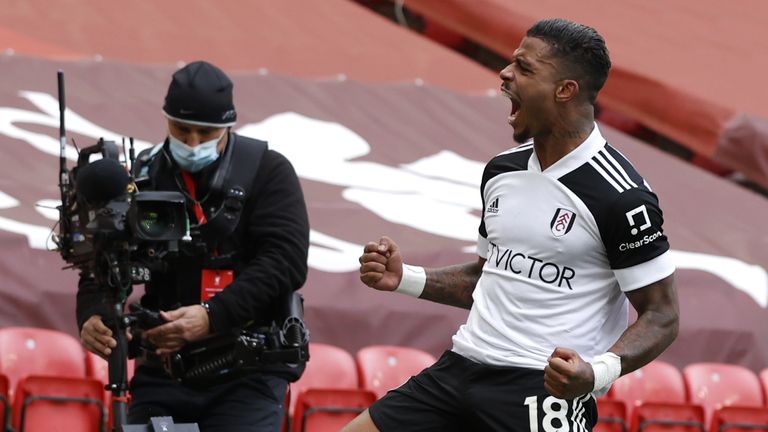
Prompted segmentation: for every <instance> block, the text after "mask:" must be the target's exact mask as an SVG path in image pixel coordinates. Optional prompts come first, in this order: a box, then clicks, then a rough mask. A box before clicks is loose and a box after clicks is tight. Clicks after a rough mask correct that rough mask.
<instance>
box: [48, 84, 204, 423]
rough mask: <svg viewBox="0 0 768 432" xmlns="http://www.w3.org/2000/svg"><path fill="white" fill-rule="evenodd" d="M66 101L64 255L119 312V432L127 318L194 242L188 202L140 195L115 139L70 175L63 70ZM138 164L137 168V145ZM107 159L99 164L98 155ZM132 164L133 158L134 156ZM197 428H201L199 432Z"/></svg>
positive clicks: (114, 377) (60, 242)
mask: <svg viewBox="0 0 768 432" xmlns="http://www.w3.org/2000/svg"><path fill="white" fill-rule="evenodd" d="M58 96H59V138H60V158H59V190H60V192H61V206H60V207H59V208H58V209H59V233H58V235H56V234H55V233H54V235H53V241H54V242H55V243H56V245H57V251H58V252H59V253H60V254H61V257H62V258H63V259H64V261H65V262H66V263H67V264H69V265H68V266H66V267H65V268H74V269H78V270H80V271H81V272H82V274H83V275H86V277H88V278H92V279H93V281H94V283H95V284H97V286H98V287H99V288H100V289H103V290H104V294H105V297H106V298H107V299H108V301H109V304H110V305H111V308H112V311H111V312H112V314H111V315H112V316H111V317H110V318H111V320H112V322H107V323H106V324H107V325H108V326H110V327H111V328H112V329H113V332H114V334H115V338H116V340H117V347H115V349H114V350H113V351H112V354H111V355H110V356H109V359H108V361H109V384H108V385H107V390H110V391H111V392H112V395H113V398H112V399H113V402H112V412H113V424H114V427H115V429H114V430H115V431H119V430H120V428H121V427H122V425H124V424H125V423H126V400H127V398H126V393H127V390H128V384H127V380H126V377H127V367H126V363H127V362H126V358H127V340H126V337H125V331H124V329H125V328H126V327H127V326H128V325H130V323H132V322H134V321H135V319H136V318H137V317H135V316H133V315H131V314H124V313H123V309H124V305H125V300H126V298H127V296H128V295H129V293H130V290H131V286H132V285H133V284H139V283H145V282H147V281H149V277H150V274H151V271H152V269H153V268H155V267H157V266H159V265H161V263H162V261H161V260H162V258H163V257H164V256H165V255H167V254H169V253H171V254H172V253H175V252H177V251H178V247H179V240H186V239H188V238H190V236H189V222H188V220H187V213H186V208H185V204H184V196H183V195H182V194H181V193H179V192H157V191H147V192H139V191H138V189H137V188H136V185H135V183H134V182H133V179H132V178H131V177H130V176H129V175H128V171H127V169H126V168H125V167H124V165H123V164H122V163H120V152H119V151H118V149H117V145H116V144H115V143H114V142H112V141H105V140H104V139H100V140H99V141H98V143H96V144H95V145H92V146H89V147H86V148H84V149H82V150H80V152H79V156H78V160H77V164H76V166H75V167H74V168H73V169H72V170H71V171H70V170H68V169H67V160H66V157H65V150H66V143H67V140H66V135H65V130H66V129H65V126H64V113H65V110H66V105H65V100H64V73H63V72H62V71H58ZM130 142H131V149H130V163H131V165H133V163H134V160H135V158H134V149H133V139H131V140H130ZM97 154H100V155H101V159H98V160H95V161H93V162H91V160H90V159H91V156H93V155H97ZM126 162H128V158H127V157H126ZM194 430H197V427H196V426H195V429H194Z"/></svg>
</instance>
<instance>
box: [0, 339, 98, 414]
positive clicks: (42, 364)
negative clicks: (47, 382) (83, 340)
mask: <svg viewBox="0 0 768 432" xmlns="http://www.w3.org/2000/svg"><path fill="white" fill-rule="evenodd" d="M0 373H2V374H4V375H6V376H7V377H8V384H9V387H8V388H9V394H10V397H11V399H13V391H14V389H15V388H16V384H17V383H18V382H19V380H21V379H22V378H24V377H26V376H28V375H55V376H60V377H80V378H82V377H85V350H83V348H82V347H81V346H80V341H78V340H77V339H75V338H74V337H72V336H70V335H68V334H66V333H63V332H60V331H56V330H48V329H41V328H31V327H6V328H2V329H0Z"/></svg>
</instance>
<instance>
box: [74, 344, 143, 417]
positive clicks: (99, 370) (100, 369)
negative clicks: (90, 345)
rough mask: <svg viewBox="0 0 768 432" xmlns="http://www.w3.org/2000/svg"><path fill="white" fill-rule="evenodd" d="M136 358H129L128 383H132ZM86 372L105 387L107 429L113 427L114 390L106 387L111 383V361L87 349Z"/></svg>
mask: <svg viewBox="0 0 768 432" xmlns="http://www.w3.org/2000/svg"><path fill="white" fill-rule="evenodd" d="M134 363H135V362H134V360H133V359H129V360H128V365H127V370H126V372H127V376H126V383H130V381H131V378H132V377H133V369H134ZM85 374H86V376H87V377H89V378H94V379H97V380H99V382H101V385H102V388H104V405H105V406H106V408H107V430H111V428H112V392H111V391H109V390H107V389H106V388H105V387H106V385H107V384H109V363H108V362H107V361H106V360H104V359H103V358H101V357H99V356H97V355H96V354H94V353H92V352H90V351H86V353H85Z"/></svg>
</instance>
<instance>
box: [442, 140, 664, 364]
mask: <svg viewBox="0 0 768 432" xmlns="http://www.w3.org/2000/svg"><path fill="white" fill-rule="evenodd" d="M481 193H482V198H483V215H482V219H481V222H480V229H479V236H478V245H477V253H478V254H479V255H480V256H481V257H483V258H485V259H486V260H487V261H486V263H485V266H484V267H483V271H482V275H481V277H480V280H479V281H478V282H477V286H476V287H475V291H474V294H473V299H474V304H473V306H472V309H471V311H470V313H469V318H468V319H467V323H466V324H464V325H462V326H461V328H459V330H458V332H457V333H456V335H454V337H453V351H454V352H456V353H458V354H461V355H463V356H465V357H467V358H469V359H472V360H475V361H477V362H480V363H485V364H491V365H501V366H517V367H525V368H534V369H544V367H545V366H546V364H547V358H548V357H549V355H550V354H551V353H552V351H553V350H554V349H555V347H558V346H559V347H565V348H571V349H574V350H576V351H577V352H578V353H579V355H581V357H582V358H583V359H584V360H585V361H591V360H592V358H593V357H594V356H596V355H598V354H602V353H604V352H605V351H607V349H608V348H609V347H611V346H612V345H613V344H614V343H615V342H616V340H617V339H618V338H619V336H620V335H621V334H622V333H623V332H624V330H625V329H626V328H627V324H628V314H629V310H628V301H627V298H626V296H625V295H624V292H625V291H630V290H634V289H637V288H641V287H644V286H647V285H649V284H651V283H653V282H656V281H658V280H661V279H663V278H665V277H667V276H669V275H670V274H672V272H673V271H674V264H673V262H672V260H671V258H670V254H669V253H668V250H669V244H668V242H667V238H666V236H665V235H664V232H663V230H662V222H663V217H662V213H661V210H660V209H659V205H658V199H657V197H656V195H655V194H654V193H653V192H652V191H651V189H650V187H649V186H648V184H647V183H646V182H645V181H644V180H643V178H642V177H640V175H639V174H638V173H637V171H635V169H634V167H633V166H632V165H631V164H630V163H629V161H627V159H626V158H624V156H622V155H621V154H620V153H619V152H618V151H616V150H615V149H614V148H612V147H611V146H609V145H608V144H607V143H606V141H605V139H604V138H603V137H602V135H601V134H600V131H599V129H598V127H597V125H595V127H594V130H593V131H592V133H591V134H590V136H589V138H587V140H586V141H585V142H584V143H582V144H581V145H580V146H579V147H577V148H576V149H574V150H573V151H572V152H570V153H569V154H567V155H566V156H565V157H564V158H562V159H560V160H559V161H557V162H556V163H555V164H554V165H552V166H550V167H549V168H547V169H546V170H544V171H542V170H541V166H540V165H539V160H538V158H537V156H536V153H535V151H534V148H533V144H532V143H528V144H523V145H520V146H519V147H516V148H514V149H512V150H510V151H508V152H505V153H502V154H500V155H498V156H496V157H495V158H493V159H492V160H491V161H490V162H489V163H488V164H487V165H486V167H485V171H484V173H483V179H482V184H481Z"/></svg>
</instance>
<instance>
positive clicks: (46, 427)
mask: <svg viewBox="0 0 768 432" xmlns="http://www.w3.org/2000/svg"><path fill="white" fill-rule="evenodd" d="M103 396H104V390H103V388H102V386H101V382H99V381H98V380H95V379H93V378H69V377H54V376H36V375H31V376H27V377H26V378H23V379H22V380H20V381H19V383H18V385H17V387H16V395H15V396H14V400H13V427H14V429H15V430H16V431H17V432H25V431H27V432H37V431H46V432H50V431H62V432H63V431H77V432H100V431H101V430H103V427H104V415H105V410H104V404H103V399H102V398H103Z"/></svg>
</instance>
